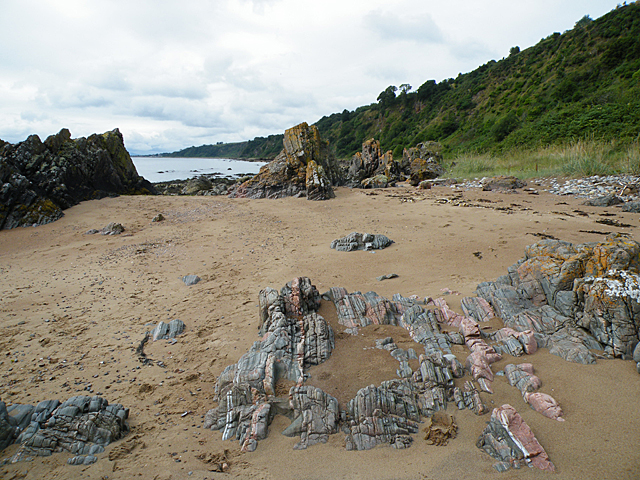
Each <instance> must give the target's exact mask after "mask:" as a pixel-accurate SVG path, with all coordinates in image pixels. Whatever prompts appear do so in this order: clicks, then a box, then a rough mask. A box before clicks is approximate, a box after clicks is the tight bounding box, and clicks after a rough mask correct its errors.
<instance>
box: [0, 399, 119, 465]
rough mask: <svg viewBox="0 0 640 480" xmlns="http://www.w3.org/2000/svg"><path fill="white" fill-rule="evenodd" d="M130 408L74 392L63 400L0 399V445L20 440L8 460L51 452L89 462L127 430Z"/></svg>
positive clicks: (80, 462) (77, 462) (73, 461)
mask: <svg viewBox="0 0 640 480" xmlns="http://www.w3.org/2000/svg"><path fill="white" fill-rule="evenodd" d="M128 416H129V409H128V408H124V407H123V406H122V405H120V404H117V403H116V404H113V405H109V402H108V401H107V400H106V399H104V398H102V397H99V396H94V397H88V396H83V395H81V396H76V397H71V398H69V399H68V400H66V401H64V402H62V403H61V402H60V401H58V400H45V401H43V402H40V403H38V404H37V405H36V406H33V405H11V406H9V407H7V406H6V405H5V403H4V402H0V449H4V448H5V447H7V446H8V445H11V444H12V443H19V444H20V447H19V448H18V451H17V452H16V453H15V454H14V455H13V456H12V457H11V458H10V459H8V461H9V462H11V463H15V462H22V461H28V460H32V459H33V457H43V456H49V455H51V454H53V453H54V452H61V451H68V452H70V453H72V454H73V455H74V457H72V458H70V459H69V462H68V463H69V464H71V465H88V464H90V463H93V462H95V461H96V460H97V458H96V457H95V455H96V454H98V453H102V452H103V451H104V447H105V446H107V445H109V444H110V443H111V442H113V441H116V440H118V439H120V438H122V437H123V436H124V435H126V434H127V432H128V431H129V425H128V424H127V418H128Z"/></svg>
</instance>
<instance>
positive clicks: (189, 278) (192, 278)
mask: <svg viewBox="0 0 640 480" xmlns="http://www.w3.org/2000/svg"><path fill="white" fill-rule="evenodd" d="M200 280H201V278H200V277H199V276H197V275H185V276H184V277H182V281H183V282H184V284H185V285H186V286H187V287H190V286H191V285H195V284H196V283H198V282H199V281H200Z"/></svg>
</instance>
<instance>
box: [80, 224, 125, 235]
mask: <svg viewBox="0 0 640 480" xmlns="http://www.w3.org/2000/svg"><path fill="white" fill-rule="evenodd" d="M122 232H124V227H123V226H122V224H121V223H116V222H111V223H109V224H108V225H107V226H106V227H104V228H103V229H102V230H100V233H101V234H102V235H120V234H121V233H122ZM87 233H88V232H87Z"/></svg>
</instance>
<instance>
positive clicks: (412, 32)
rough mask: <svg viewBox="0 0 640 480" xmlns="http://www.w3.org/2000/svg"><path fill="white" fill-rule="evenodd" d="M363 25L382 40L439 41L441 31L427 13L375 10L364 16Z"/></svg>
mask: <svg viewBox="0 0 640 480" xmlns="http://www.w3.org/2000/svg"><path fill="white" fill-rule="evenodd" d="M363 21H364V25H365V27H366V28H367V29H369V30H371V31H373V32H375V33H376V34H378V35H379V36H380V37H382V38H383V39H384V40H408V41H413V42H418V43H441V42H443V41H444V36H443V34H442V31H441V30H440V28H439V27H438V25H436V23H435V22H434V20H433V18H431V15H429V14H418V15H411V14H410V13H407V14H404V15H403V16H398V15H396V14H395V13H390V12H382V11H380V10H376V11H374V12H371V13H368V14H367V15H365V16H364V19H363Z"/></svg>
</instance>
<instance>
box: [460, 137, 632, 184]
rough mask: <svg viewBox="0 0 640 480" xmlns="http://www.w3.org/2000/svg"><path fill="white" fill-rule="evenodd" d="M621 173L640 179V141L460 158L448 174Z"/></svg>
mask: <svg viewBox="0 0 640 480" xmlns="http://www.w3.org/2000/svg"><path fill="white" fill-rule="evenodd" d="M619 173H628V174H633V175H640V141H638V140H636V141H634V142H632V143H631V144H626V145H621V144H618V143H617V142H616V141H601V140H595V139H593V138H587V139H581V140H576V141H573V142H571V143H569V144H565V145H548V146H545V147H541V148H538V149H535V150H515V149H514V150H510V151H507V152H504V153H502V154H500V155H495V154H491V153H482V154H460V155H457V156H456V157H455V158H454V159H453V160H452V162H451V163H450V166H449V171H448V174H449V175H450V176H451V177H456V178H474V177H491V176H496V175H514V176H517V177H520V178H535V177H588V176H592V175H614V174H619Z"/></svg>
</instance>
